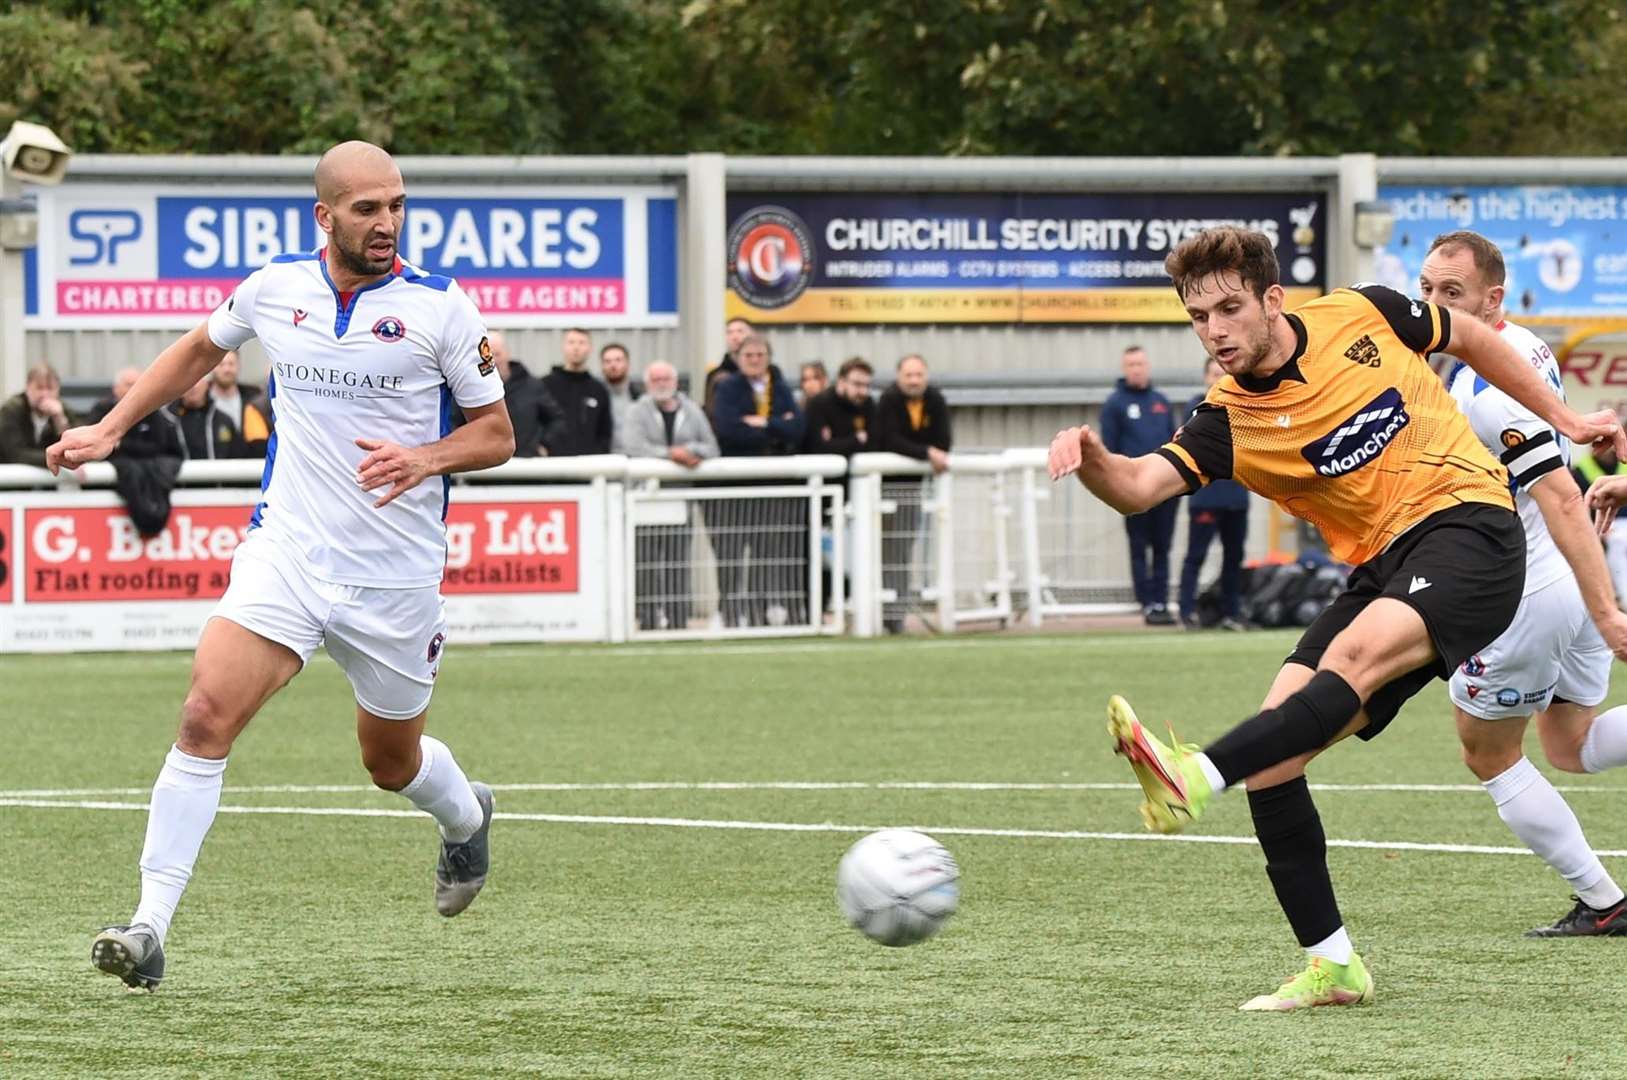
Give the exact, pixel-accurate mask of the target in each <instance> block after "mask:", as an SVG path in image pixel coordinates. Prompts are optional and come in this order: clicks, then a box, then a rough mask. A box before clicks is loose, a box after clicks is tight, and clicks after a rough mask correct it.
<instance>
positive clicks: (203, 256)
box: [27, 184, 678, 327]
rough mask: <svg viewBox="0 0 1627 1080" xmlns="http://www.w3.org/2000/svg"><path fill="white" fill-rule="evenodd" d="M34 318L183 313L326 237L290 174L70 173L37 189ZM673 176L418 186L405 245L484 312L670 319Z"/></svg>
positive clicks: (536, 317) (517, 316)
mask: <svg viewBox="0 0 1627 1080" xmlns="http://www.w3.org/2000/svg"><path fill="white" fill-rule="evenodd" d="M38 198H39V205H40V245H39V249H38V256H39V257H38V258H37V259H35V260H33V261H32V262H31V263H30V267H29V269H28V274H27V277H28V283H27V287H28V290H29V291H28V297H29V301H28V305H27V314H28V316H29V318H30V323H31V325H37V326H70V325H81V326H124V325H190V324H191V323H193V322H195V321H196V320H197V319H198V318H200V317H202V316H204V315H207V314H208V313H209V312H210V311H211V310H213V309H214V308H215V307H216V306H217V305H219V304H220V303H221V302H223V301H224V299H225V298H226V297H227V296H228V295H230V293H231V291H232V289H233V288H235V287H236V284H237V282H239V281H241V280H242V279H243V278H244V277H245V276H247V275H248V274H249V273H251V272H252V271H253V270H255V269H256V268H258V267H260V266H263V265H265V264H266V263H267V262H269V261H270V260H271V259H272V258H273V257H274V256H277V255H280V254H283V253H284V252H290V251H311V250H314V249H315V248H317V247H319V246H321V245H322V244H324V243H325V242H326V237H325V236H324V235H323V234H322V232H321V231H320V230H319V229H318V228H317V227H316V222H315V219H314V216H313V214H312V209H311V208H312V203H313V201H314V200H313V198H312V196H311V195H310V194H309V193H307V192H302V191H297V190H294V189H291V188H283V189H281V190H278V189H276V188H269V189H264V190H256V189H249V190H239V189H222V188H218V187H203V186H199V187H186V186H182V185H163V186H159V185H153V186H146V185H139V184H131V185H119V186H113V185H91V184H67V185H64V186H63V187H61V188H53V189H45V190H42V191H41V192H40V193H39V195H38ZM677 229H678V223H677V198H676V191H675V190H674V189H672V188H659V187H651V188H635V187H616V188H597V189H593V190H591V191H590V190H572V189H566V188H559V189H549V188H540V189H509V188H505V189H488V190H487V191H484V192H482V191H480V190H479V189H478V188H476V189H474V190H473V191H463V190H459V191H456V192H453V191H448V190H446V189H444V188H442V189H436V188H432V187H427V186H426V187H425V188H417V189H414V193H413V195H412V196H411V197H409V199H408V201H407V213H406V220H405V222H404V223H403V226H402V231H401V242H400V253H401V256H402V258H404V259H405V260H407V261H408V262H409V263H412V264H414V265H417V266H421V267H423V268H425V269H427V270H429V271H431V272H433V273H440V274H448V275H451V276H452V277H454V278H456V279H457V280H458V283H459V284H460V285H461V286H462V287H463V289H464V290H465V291H466V292H467V293H468V294H469V296H470V298H471V299H473V300H474V302H475V303H476V305H478V306H479V307H480V309H481V311H482V312H483V313H484V314H485V315H486V316H487V318H488V319H489V320H490V321H491V322H492V324H493V325H498V326H547V325H567V326H569V325H577V324H586V325H599V326H629V327H631V326H671V325H676V322H677V307H678V305H677V296H678V283H677V277H678V259H677V250H678V245H677Z"/></svg>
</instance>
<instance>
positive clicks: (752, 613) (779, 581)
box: [706, 334, 808, 626]
mask: <svg viewBox="0 0 1627 1080" xmlns="http://www.w3.org/2000/svg"><path fill="white" fill-rule="evenodd" d="M769 356H770V352H769V347H768V342H767V341H765V340H764V339H763V338H761V337H758V336H757V335H755V334H753V335H751V336H748V337H746V338H745V339H743V340H742V341H741V342H740V347H739V349H738V350H737V352H736V356H735V361H736V363H737V364H738V365H739V368H740V370H739V371H737V372H736V373H735V374H733V375H730V376H728V377H727V378H725V379H723V380H722V381H720V382H719V383H718V385H717V391H716V396H715V400H714V401H713V406H712V423H713V426H714V427H715V428H716V430H717V439H718V445H719V446H721V447H722V449H723V454H724V456H725V457H728V456H736V457H764V456H772V455H782V454H794V453H796V451H797V448H798V447H800V446H801V445H802V438H803V433H804V430H805V422H804V419H803V415H802V410H801V408H799V407H798V406H797V402H796V398H795V397H794V396H793V395H792V393H791V388H790V386H788V385H786V382H785V380H784V379H783V378H781V377H780V374H779V372H778V371H777V370H775V369H774V368H773V367H772V366H771V365H770V363H769ZM706 505H707V506H708V507H710V516H708V518H707V522H706V526H707V529H708V531H709V532H710V533H711V536H712V547H713V550H714V552H716V554H717V556H718V560H717V561H718V591H719V593H720V594H721V595H722V597H723V599H724V619H725V620H727V621H729V622H731V623H732V624H733V625H736V626H738V625H740V624H741V622H742V621H745V622H747V623H749V624H750V625H752V626H764V625H770V626H774V625H784V624H786V623H801V622H803V621H805V620H806V619H807V607H808V603H807V601H808V501H807V499H805V498H773V499H733V500H712V501H709V502H708V503H707V504H706ZM756 523H762V524H756ZM748 547H749V548H750V561H749V563H748V562H746V561H745V559H746V549H747V548H748ZM742 586H743V587H744V594H742V592H741V588H742Z"/></svg>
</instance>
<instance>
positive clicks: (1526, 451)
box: [1448, 316, 1571, 596]
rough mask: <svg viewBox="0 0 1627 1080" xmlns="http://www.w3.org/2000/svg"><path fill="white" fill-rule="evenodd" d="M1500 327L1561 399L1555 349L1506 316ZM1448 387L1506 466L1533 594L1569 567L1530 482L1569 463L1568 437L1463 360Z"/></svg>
mask: <svg viewBox="0 0 1627 1080" xmlns="http://www.w3.org/2000/svg"><path fill="white" fill-rule="evenodd" d="M1464 317H1465V318H1467V317H1468V316H1464ZM1497 332H1498V333H1499V334H1501V335H1502V336H1503V340H1504V341H1506V342H1508V343H1509V344H1510V345H1512V346H1514V351H1515V352H1517V353H1519V354H1520V355H1521V356H1522V357H1524V358H1525V359H1526V360H1527V361H1528V362H1529V363H1530V364H1531V366H1532V367H1533V368H1535V369H1536V372H1537V374H1538V375H1541V376H1542V379H1543V381H1544V382H1546V383H1547V384H1548V385H1549V386H1551V387H1552V388H1553V391H1554V393H1556V394H1558V395H1559V398H1560V400H1561V401H1563V400H1564V398H1565V382H1564V378H1563V376H1562V375H1561V374H1560V371H1559V361H1558V360H1556V359H1555V358H1554V354H1553V350H1552V349H1550V348H1548V346H1547V345H1546V344H1545V343H1544V342H1543V340H1542V339H1541V338H1539V337H1537V335H1535V334H1533V333H1532V332H1531V331H1529V330H1527V329H1526V328H1525V327H1523V326H1518V325H1516V324H1514V323H1511V322H1509V321H1507V320H1506V319H1505V320H1504V321H1503V322H1500V323H1498V324H1497ZM1448 386H1449V387H1450V388H1451V391H1452V396H1453V397H1454V398H1456V399H1457V403H1458V408H1460V409H1462V410H1463V412H1464V414H1465V415H1466V416H1467V417H1468V418H1469V426H1470V427H1472V428H1474V433H1475V436H1476V437H1477V438H1478V439H1479V440H1480V441H1481V442H1483V443H1485V444H1486V449H1488V450H1490V451H1491V453H1492V456H1493V457H1495V458H1497V459H1498V460H1499V461H1501V462H1502V463H1503V465H1504V466H1505V467H1506V468H1507V469H1508V474H1509V477H1510V484H1509V486H1510V487H1512V488H1513V490H1514V505H1515V507H1516V508H1517V509H1518V510H1519V512H1520V524H1522V525H1524V526H1525V595H1527V596H1529V595H1530V594H1531V593H1534V592H1536V591H1537V590H1538V589H1540V588H1543V587H1544V586H1547V585H1552V584H1553V583H1554V582H1555V581H1558V580H1559V579H1560V578H1562V577H1565V576H1566V575H1568V574H1569V573H1570V572H1571V569H1570V565H1569V564H1568V563H1566V562H1565V557H1564V556H1563V555H1562V554H1560V552H1559V547H1558V545H1556V544H1555V543H1554V538H1553V537H1552V536H1550V535H1549V534H1548V523H1547V522H1545V521H1544V520H1543V519H1542V511H1541V510H1540V509H1539V508H1538V507H1537V503H1536V500H1535V499H1533V498H1531V495H1530V490H1531V485H1532V484H1535V483H1536V482H1537V481H1538V480H1539V479H1541V478H1542V477H1544V476H1547V475H1548V474H1549V473H1551V472H1553V471H1554V470H1555V469H1564V468H1568V467H1569V466H1570V442H1569V440H1567V439H1566V438H1565V437H1564V436H1563V435H1561V434H1559V433H1558V432H1557V431H1555V430H1554V429H1553V428H1551V427H1549V426H1548V424H1547V423H1546V422H1545V421H1543V420H1542V419H1540V418H1539V417H1538V416H1537V415H1536V414H1535V413H1533V412H1532V411H1531V410H1530V409H1527V408H1526V407H1525V406H1524V405H1521V404H1520V403H1519V402H1517V401H1515V400H1514V399H1513V398H1511V397H1509V396H1508V395H1507V394H1505V393H1503V392H1502V391H1501V390H1499V389H1497V388H1496V387H1495V386H1493V385H1491V384H1490V383H1488V382H1487V381H1486V380H1485V379H1483V378H1481V377H1480V376H1479V375H1477V374H1475V372H1474V370H1473V369H1471V368H1470V367H1469V365H1467V364H1464V363H1461V362H1460V363H1459V364H1458V365H1457V366H1456V367H1455V368H1453V369H1452V374H1451V376H1450V379H1449V382H1448Z"/></svg>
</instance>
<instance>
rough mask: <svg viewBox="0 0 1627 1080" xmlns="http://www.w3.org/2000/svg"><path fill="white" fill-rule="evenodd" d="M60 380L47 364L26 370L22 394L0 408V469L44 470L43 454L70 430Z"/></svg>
mask: <svg viewBox="0 0 1627 1080" xmlns="http://www.w3.org/2000/svg"><path fill="white" fill-rule="evenodd" d="M73 423H74V418H73V417H72V416H71V415H70V414H69V412H68V410H67V407H66V406H64V405H63V404H62V380H61V378H59V377H58V376H57V373H56V370H55V369H54V368H52V367H51V365H50V364H35V365H34V366H33V367H31V368H29V369H28V378H27V380H26V381H25V382H24V384H23V392H22V393H20V394H18V395H16V396H15V397H13V398H12V399H11V400H9V401H7V402H6V403H5V404H4V405H0V465H33V466H35V467H36V468H40V469H43V468H45V450H46V448H47V447H49V446H50V445H51V444H52V443H54V442H56V441H57V439H58V438H59V437H60V436H61V435H62V433H63V432H64V431H67V430H68V429H69V428H70V427H72V426H73Z"/></svg>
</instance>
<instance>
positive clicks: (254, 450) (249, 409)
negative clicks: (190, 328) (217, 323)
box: [209, 349, 271, 458]
mask: <svg viewBox="0 0 1627 1080" xmlns="http://www.w3.org/2000/svg"><path fill="white" fill-rule="evenodd" d="M241 365H242V361H241V360H240V359H239V358H238V355H237V350H235V349H234V350H232V351H231V352H228V353H227V354H226V355H225V356H223V357H221V359H220V363H219V364H216V365H215V370H214V371H212V372H210V373H209V400H210V401H212V402H214V403H215V408H217V409H219V410H220V411H221V412H222V413H224V414H225V415H227V416H228V417H230V418H231V421H232V423H233V424H235V425H237V431H238V434H239V436H240V440H239V443H238V446H237V452H236V453H234V454H232V455H231V456H232V457H258V458H263V457H265V456H266V443H267V442H268V441H269V440H270V438H271V424H270V423H269V422H268V421H267V419H266V417H265V414H264V413H262V412H261V411H260V409H259V407H258V406H256V405H255V404H254V402H255V401H256V400H258V399H259V397H260V394H261V390H260V388H259V387H258V386H243V385H240V384H239V383H238V381H237V376H238V372H239V371H240V370H241Z"/></svg>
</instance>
